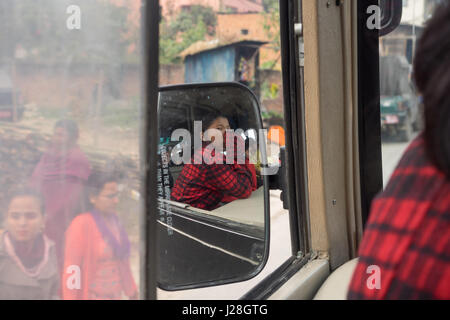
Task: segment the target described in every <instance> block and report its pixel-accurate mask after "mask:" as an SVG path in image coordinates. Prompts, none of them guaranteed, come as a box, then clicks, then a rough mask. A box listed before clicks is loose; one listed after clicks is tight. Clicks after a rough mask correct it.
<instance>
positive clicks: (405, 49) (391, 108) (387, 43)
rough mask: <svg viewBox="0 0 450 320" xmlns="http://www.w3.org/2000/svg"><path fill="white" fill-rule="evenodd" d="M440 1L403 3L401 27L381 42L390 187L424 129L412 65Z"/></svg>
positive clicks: (385, 174) (386, 171)
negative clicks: (399, 162)
mask: <svg viewBox="0 0 450 320" xmlns="http://www.w3.org/2000/svg"><path fill="white" fill-rule="evenodd" d="M439 2H440V1H438V0H427V1H424V0H409V1H403V16H402V20H401V24H400V25H399V26H398V27H397V28H396V29H395V30H394V31H393V32H391V33H389V34H388V35H386V36H384V37H382V38H380V89H381V92H380V94H381V97H380V105H381V127H382V153H383V181H384V186H386V184H387V182H388V181H389V177H390V176H391V174H392V172H393V171H394V169H395V167H396V165H397V163H398V161H399V160H400V157H401V156H402V154H403V152H404V151H405V150H406V147H407V146H408V145H409V142H410V141H411V140H413V139H414V138H415V137H416V136H417V135H418V134H419V133H420V131H421V130H422V128H423V117H422V112H423V110H422V108H423V107H422V104H421V97H420V96H419V93H418V92H417V91H416V89H415V87H414V82H413V78H412V63H413V60H414V53H415V49H416V44H417V40H418V39H419V38H420V36H421V34H422V32H423V29H424V26H425V23H426V21H427V20H428V19H429V18H430V17H431V15H432V13H433V11H434V9H435V7H436V5H437V4H438V3H439Z"/></svg>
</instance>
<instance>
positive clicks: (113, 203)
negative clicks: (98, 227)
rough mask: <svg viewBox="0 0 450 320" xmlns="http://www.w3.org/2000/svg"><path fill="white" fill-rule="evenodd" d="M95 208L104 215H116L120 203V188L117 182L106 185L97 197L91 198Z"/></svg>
mask: <svg viewBox="0 0 450 320" xmlns="http://www.w3.org/2000/svg"><path fill="white" fill-rule="evenodd" d="M90 200H91V203H92V204H93V205H94V208H95V209H97V210H98V211H100V212H103V213H114V212H116V209H117V204H118V203H119V188H118V185H117V182H108V183H105V185H104V186H103V189H102V190H101V191H100V193H99V194H98V195H96V196H91V197H90Z"/></svg>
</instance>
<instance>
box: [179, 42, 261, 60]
mask: <svg viewBox="0 0 450 320" xmlns="http://www.w3.org/2000/svg"><path fill="white" fill-rule="evenodd" d="M266 43H267V42H264V41H257V40H239V41H227V40H219V39H213V40H210V41H197V42H195V43H193V44H192V45H191V46H190V47H188V48H187V49H185V50H184V51H183V52H181V53H180V56H181V57H182V58H183V59H184V58H186V57H187V56H192V55H195V54H198V53H200V52H205V51H210V50H214V49H218V48H222V47H227V46H247V47H250V46H254V47H257V48H259V47H261V46H262V45H264V44H266Z"/></svg>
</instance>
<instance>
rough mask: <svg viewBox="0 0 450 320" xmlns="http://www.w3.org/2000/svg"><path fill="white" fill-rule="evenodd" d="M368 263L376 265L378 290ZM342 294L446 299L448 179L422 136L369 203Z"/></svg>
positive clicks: (449, 280) (449, 283)
mask: <svg viewBox="0 0 450 320" xmlns="http://www.w3.org/2000/svg"><path fill="white" fill-rule="evenodd" d="M370 266H377V267H379V269H378V270H379V271H380V272H379V276H380V278H379V280H380V282H379V283H380V286H379V288H378V289H377V288H376V287H375V286H374V285H370V284H368V281H372V280H374V278H372V277H371V276H372V275H374V274H375V273H373V271H372V270H371V268H369V267H370ZM372 284H374V283H373V282H372ZM348 298H349V299H450V181H449V180H448V179H446V177H445V175H444V174H443V173H442V172H440V171H438V170H437V169H436V168H435V167H434V166H433V164H431V163H430V161H429V160H428V158H427V156H426V154H425V146H424V141H423V138H422V136H419V137H418V138H417V139H415V140H414V141H413V142H412V143H411V145H410V146H409V147H408V149H407V151H406V153H405V154H404V155H403V157H402V159H401V161H400V163H399V165H398V167H397V168H396V170H395V171H394V173H393V175H392V177H391V179H390V181H389V184H388V185H387V187H386V189H385V191H384V192H383V193H381V194H380V195H379V196H377V198H376V199H375V200H374V202H373V205H372V208H371V214H370V217H369V221H368V223H367V228H366V231H365V233H364V237H363V240H362V242H361V247H360V249H359V262H358V265H357V267H356V270H355V272H354V274H353V278H352V281H351V284H350V288H349V293H348Z"/></svg>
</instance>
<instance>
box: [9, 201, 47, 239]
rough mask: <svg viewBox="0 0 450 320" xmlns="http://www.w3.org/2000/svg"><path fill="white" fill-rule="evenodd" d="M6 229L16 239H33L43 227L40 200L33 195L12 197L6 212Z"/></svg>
mask: <svg viewBox="0 0 450 320" xmlns="http://www.w3.org/2000/svg"><path fill="white" fill-rule="evenodd" d="M6 229H7V230H8V231H9V233H10V235H11V236H12V237H13V238H14V239H15V240H16V241H20V242H29V241H32V240H34V239H35V238H36V237H37V236H38V235H39V234H40V233H41V232H42V231H43V229H44V214H43V212H41V203H40V200H39V199H36V198H35V197H33V196H21V197H16V198H14V199H13V200H12V201H11V203H10V204H9V207H8V212H7V214H6Z"/></svg>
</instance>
